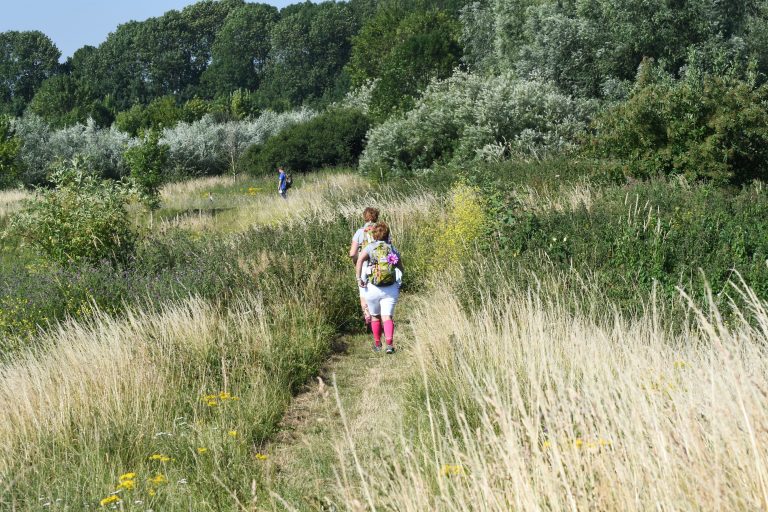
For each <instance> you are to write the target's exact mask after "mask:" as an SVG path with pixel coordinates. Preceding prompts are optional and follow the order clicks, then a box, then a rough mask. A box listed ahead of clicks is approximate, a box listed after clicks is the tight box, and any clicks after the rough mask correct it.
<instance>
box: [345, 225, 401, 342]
mask: <svg viewBox="0 0 768 512" xmlns="http://www.w3.org/2000/svg"><path fill="white" fill-rule="evenodd" d="M370 232H371V235H372V237H373V240H374V241H373V242H372V243H370V244H368V245H367V246H366V247H365V249H363V251H361V252H360V256H359V257H358V258H357V265H356V266H355V275H356V276H357V285H358V286H359V287H360V289H364V290H365V301H366V303H367V305H368V311H369V312H370V314H371V331H372V332H373V350H374V351H376V352H378V351H380V350H381V333H382V331H384V341H385V342H386V345H387V348H386V352H387V354H392V353H394V352H395V345H394V335H395V322H394V315H395V305H396V304H397V299H398V297H399V296H400V279H399V276H400V275H401V274H402V271H403V258H402V257H401V256H400V253H399V252H398V250H397V249H395V247H394V246H392V244H390V243H389V242H388V240H389V227H388V226H387V225H386V224H385V223H383V222H379V223H377V224H376V225H374V226H373V228H372V229H371V230H370ZM366 262H367V263H368V264H367V265H365V263H366ZM364 267H366V268H367V270H366V271H365V273H364V270H363V268H364ZM398 271H400V273H398ZM366 274H367V279H366Z"/></svg>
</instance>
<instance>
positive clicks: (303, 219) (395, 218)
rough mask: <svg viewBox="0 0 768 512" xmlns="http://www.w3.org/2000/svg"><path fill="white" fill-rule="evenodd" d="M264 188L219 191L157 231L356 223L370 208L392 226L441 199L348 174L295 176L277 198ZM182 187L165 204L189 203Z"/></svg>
mask: <svg viewBox="0 0 768 512" xmlns="http://www.w3.org/2000/svg"><path fill="white" fill-rule="evenodd" d="M230 180H231V178H230ZM203 183H206V181H204V182H203ZM211 183H217V182H211ZM189 188H190V189H191V190H193V191H194V194H197V195H201V194H202V195H205V196H206V197H207V192H205V190H206V189H205V186H203V185H199V186H198V185H190V186H189ZM263 188H264V187H262V189H260V191H259V192H258V193H256V194H254V195H249V194H247V193H245V194H243V193H238V194H235V195H233V194H231V193H230V194H224V193H222V194H219V196H218V197H219V199H215V201H218V203H216V204H214V206H213V207H208V206H206V207H204V208H203V209H200V210H197V211H195V212H194V213H191V214H185V215H179V216H176V217H174V218H172V219H170V220H165V221H163V222H162V223H161V226H160V228H159V229H160V230H161V231H167V230H170V229H175V228H182V229H188V230H192V231H219V232H221V231H225V232H243V231H246V230H248V229H251V228H253V227H258V226H264V225H269V226H278V225H279V226H282V227H285V229H290V228H291V226H295V225H299V224H305V223H307V222H318V223H327V222H332V221H333V220H335V219H336V218H337V217H338V216H339V215H341V216H343V217H344V218H347V219H349V220H350V221H351V222H353V223H357V222H358V221H361V215H362V211H363V210H364V209H365V208H366V207H368V206H374V207H378V208H379V209H380V210H381V211H382V215H383V217H382V218H383V219H385V220H386V221H387V222H389V223H390V224H392V225H393V226H407V225H410V224H413V223H414V220H415V217H414V216H417V217H421V216H425V215H429V214H430V213H429V212H432V211H434V209H435V207H436V206H437V204H438V200H439V198H438V196H437V195H435V194H434V193H432V192H430V191H427V190H423V191H417V192H414V193H409V194H407V195H406V194H400V193H394V192H391V191H387V190H386V189H385V190H383V191H374V190H373V187H372V186H371V184H370V183H368V182H367V181H366V180H364V179H363V178H361V177H360V176H359V175H357V174H351V173H338V174H330V175H328V174H325V175H324V174H318V175H307V176H306V177H302V178H301V179H300V180H297V185H296V187H295V188H293V189H291V190H290V191H289V193H288V199H287V200H284V199H282V198H281V197H279V196H278V194H277V193H276V191H272V189H271V188H269V190H263ZM181 190H182V192H179V193H180V194H182V195H179V196H173V199H169V204H176V205H177V206H179V205H186V206H189V205H192V204H193V202H190V201H189V200H187V199H184V196H183V189H181ZM201 191H202V192H201ZM174 193H176V192H174ZM168 194H171V191H169V192H168ZM169 197H170V195H169ZM214 197H215V196H214ZM228 198H231V199H228ZM217 208H218V209H217ZM350 236H351V234H350Z"/></svg>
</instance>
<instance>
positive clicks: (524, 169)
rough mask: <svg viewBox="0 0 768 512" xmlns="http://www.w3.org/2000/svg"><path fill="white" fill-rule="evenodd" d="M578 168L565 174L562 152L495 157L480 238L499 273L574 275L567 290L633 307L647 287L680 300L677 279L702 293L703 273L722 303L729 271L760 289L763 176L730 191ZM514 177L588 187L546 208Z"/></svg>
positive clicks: (767, 285)
mask: <svg viewBox="0 0 768 512" xmlns="http://www.w3.org/2000/svg"><path fill="white" fill-rule="evenodd" d="M577 169H579V172H578V173H577V174H576V175H569V174H567V173H568V172H573V170H574V166H573V165H571V164H570V162H568V163H567V164H566V165H560V164H557V163H556V165H555V166H553V165H552V164H551V163H549V162H545V163H541V164H535V165H534V164H519V163H510V164H507V165H504V166H501V167H499V166H494V170H495V173H494V174H492V175H491V176H493V179H492V180H486V181H485V182H484V183H485V185H483V191H484V194H485V196H486V197H487V199H488V204H489V208H490V218H492V219H493V220H494V226H493V228H492V230H491V231H490V232H489V234H488V236H487V237H486V240H487V241H488V245H489V250H491V251H493V252H496V253H498V261H499V262H501V264H502V265H503V266H504V269H503V272H505V273H506V274H507V275H510V276H514V278H515V279H516V280H521V281H523V282H525V281H526V280H531V279H534V280H535V279H536V276H542V275H544V274H557V275H561V276H563V277H564V278H566V279H572V281H571V283H572V285H573V287H574V290H586V289H587V288H588V289H590V290H593V291H594V290H598V291H599V293H600V294H601V296H603V297H604V299H605V300H609V301H610V302H611V303H612V304H616V305H618V306H619V307H620V308H621V309H622V310H624V311H625V312H632V313H636V312H638V311H637V308H639V307H640V305H641V304H643V303H644V300H645V299H647V298H648V296H649V295H650V294H651V293H653V292H654V290H655V291H656V293H657V294H658V296H659V297H661V298H662V299H663V300H664V301H665V303H668V304H670V305H672V304H677V306H680V305H682V303H681V302H680V300H679V299H680V295H679V291H678V289H677V288H678V287H682V288H684V289H685V290H686V292H687V293H689V294H690V295H692V296H693V297H694V298H695V299H696V300H702V299H704V298H705V294H706V289H705V286H704V283H705V281H704V279H706V280H707V281H708V282H709V284H710V285H711V287H712V290H713V291H714V292H715V294H716V298H717V300H718V301H719V303H720V305H721V306H723V307H727V301H728V300H729V297H731V298H733V297H734V296H736V295H737V294H735V293H726V292H729V287H728V283H729V282H731V281H733V282H738V281H739V278H738V277H737V275H736V273H735V272H738V273H739V274H740V275H741V276H742V277H743V278H744V279H745V281H746V282H747V283H748V284H749V285H750V286H751V287H753V288H754V289H755V290H756V291H757V293H758V295H759V296H761V297H766V296H768V267H766V264H765V261H766V259H767V258H768V221H766V220H765V219H768V216H767V214H768V194H767V193H766V190H765V187H763V186H762V184H756V185H752V186H749V187H745V188H743V189H741V190H739V191H735V192H734V191H732V190H727V189H723V188H718V187H715V186H713V185H711V184H700V185H690V184H687V183H685V182H684V181H682V180H681V181H678V180H673V181H662V180H659V181H654V182H647V183H642V182H640V183H636V184H634V185H621V186H615V185H611V186H603V187H599V186H598V185H596V184H594V182H595V181H596V180H595V177H596V178H598V179H600V175H599V173H596V172H595V171H597V169H595V170H592V169H590V164H588V163H584V164H582V165H580V166H578V167H577ZM488 171H489V170H488V169H485V170H483V171H479V172H481V173H488ZM560 173H562V174H560ZM590 176H593V177H590ZM520 183H523V184H525V185H527V186H529V187H534V190H535V191H536V192H538V194H540V196H539V195H538V194H537V195H536V196H535V197H546V196H553V195H554V197H559V196H561V195H563V194H568V193H569V192H568V191H569V189H570V187H571V186H573V184H574V183H577V184H579V187H580V188H590V189H591V194H590V195H586V196H583V197H585V198H587V199H589V200H588V201H586V202H581V201H578V200H576V198H578V197H579V196H576V197H575V199H574V200H573V201H572V202H569V201H568V200H563V204H565V205H566V206H564V207H562V208H547V207H545V206H544V205H537V204H532V203H529V202H526V201H523V200H521V196H520V195H519V194H518V193H516V192H517V190H519V189H518V187H519V184H520ZM495 272H498V270H496V271H495ZM472 279H473V282H474V280H475V279H479V278H472ZM492 281H493V279H492V278H491V282H492ZM529 284H531V285H533V284H534V282H533V281H531V282H530V283H529ZM477 289H484V288H483V287H482V286H478V287H477ZM488 291H489V292H490V290H488ZM476 298H477V299H482V297H476ZM683 310H684V308H682V309H680V310H677V311H679V312H680V313H682V311H683Z"/></svg>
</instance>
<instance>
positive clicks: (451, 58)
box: [370, 10, 461, 119]
mask: <svg viewBox="0 0 768 512" xmlns="http://www.w3.org/2000/svg"><path fill="white" fill-rule="evenodd" d="M459 31H460V27H459V24H458V22H456V20H454V19H453V18H451V17H449V16H448V15H447V14H446V13H445V12H443V11H439V10H432V11H427V12H418V13H413V14H411V15H409V16H408V17H406V18H405V19H403V20H402V21H401V22H400V24H399V25H398V27H397V31H396V33H395V38H394V45H393V46H392V48H391V49H390V51H389V54H388V55H386V56H385V57H384V58H383V59H382V69H381V76H380V78H381V80H380V81H379V83H378V84H377V86H376V88H375V89H374V91H373V96H372V97H371V106H370V109H371V114H372V115H373V116H374V117H375V118H379V119H385V118H387V117H388V116H389V115H391V113H392V112H393V111H398V110H399V111H404V110H407V109H409V108H410V107H411V106H413V102H414V99H415V98H416V96H417V94H418V93H419V91H421V90H422V89H424V88H425V87H426V86H427V84H429V82H430V80H432V79H433V78H438V79H442V78H447V77H449V76H450V75H451V73H452V72H453V70H454V69H455V68H456V67H457V66H459V64H460V62H461V60H460V59H461V46H460V44H459Z"/></svg>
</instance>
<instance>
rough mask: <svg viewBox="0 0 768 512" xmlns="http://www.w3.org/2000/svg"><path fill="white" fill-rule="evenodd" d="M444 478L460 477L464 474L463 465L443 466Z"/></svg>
mask: <svg viewBox="0 0 768 512" xmlns="http://www.w3.org/2000/svg"><path fill="white" fill-rule="evenodd" d="M442 473H443V476H459V475H463V474H464V468H463V467H462V466H461V464H443V469H442Z"/></svg>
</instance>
